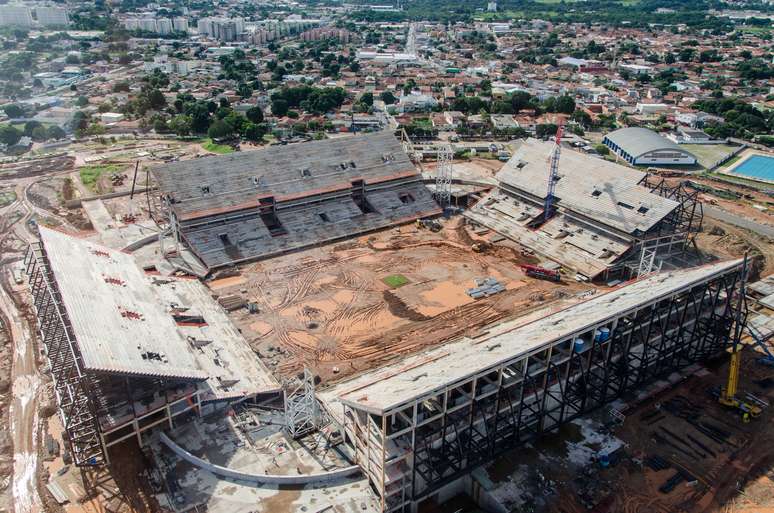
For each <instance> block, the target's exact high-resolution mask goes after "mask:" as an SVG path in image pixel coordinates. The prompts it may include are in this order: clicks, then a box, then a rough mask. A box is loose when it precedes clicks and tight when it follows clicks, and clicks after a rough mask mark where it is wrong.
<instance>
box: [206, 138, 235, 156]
mask: <svg viewBox="0 0 774 513" xmlns="http://www.w3.org/2000/svg"><path fill="white" fill-rule="evenodd" d="M202 148H204V149H205V150H207V151H209V152H212V153H218V154H220V155H225V154H226V153H233V151H234V148H232V147H231V146H229V145H228V144H218V143H216V142H214V141H213V140H212V139H205V140H204V142H203V143H202Z"/></svg>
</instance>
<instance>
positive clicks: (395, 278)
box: [382, 274, 409, 289]
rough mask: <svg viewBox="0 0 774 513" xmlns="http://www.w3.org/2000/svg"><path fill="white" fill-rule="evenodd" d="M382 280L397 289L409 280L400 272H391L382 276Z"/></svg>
mask: <svg viewBox="0 0 774 513" xmlns="http://www.w3.org/2000/svg"><path fill="white" fill-rule="evenodd" d="M382 281H383V282H384V283H385V284H386V285H387V286H388V287H390V288H392V289H397V288H398V287H402V286H403V285H405V284H407V283H408V282H409V280H408V278H406V277H405V276H403V275H402V274H391V275H389V276H385V277H384V278H382Z"/></svg>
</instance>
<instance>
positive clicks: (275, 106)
mask: <svg viewBox="0 0 774 513" xmlns="http://www.w3.org/2000/svg"><path fill="white" fill-rule="evenodd" d="M289 107H290V106H289V105H288V102H287V100H284V99H282V98H276V99H272V101H271V113H272V114H274V115H275V116H279V117H282V116H285V115H287V113H288V109H289Z"/></svg>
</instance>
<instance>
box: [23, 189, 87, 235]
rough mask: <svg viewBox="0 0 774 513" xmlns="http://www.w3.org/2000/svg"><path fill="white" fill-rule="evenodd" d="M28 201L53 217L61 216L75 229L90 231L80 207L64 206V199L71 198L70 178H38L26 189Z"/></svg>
mask: <svg viewBox="0 0 774 513" xmlns="http://www.w3.org/2000/svg"><path fill="white" fill-rule="evenodd" d="M27 198H28V199H29V201H30V202H31V203H32V204H33V205H34V206H36V207H37V208H39V209H41V210H45V211H47V212H49V213H51V214H53V215H54V216H55V217H61V218H63V219H64V220H65V221H66V222H67V223H69V224H70V225H72V226H73V227H74V228H76V229H77V230H82V231H90V230H93V229H94V227H93V226H92V225H91V221H89V219H88V217H87V216H86V214H85V212H84V211H83V209H82V208H65V205H64V203H65V201H67V200H69V199H72V180H71V179H70V178H61V177H50V178H44V179H41V180H38V181H37V182H35V183H33V184H32V185H30V187H29V189H28V190H27Z"/></svg>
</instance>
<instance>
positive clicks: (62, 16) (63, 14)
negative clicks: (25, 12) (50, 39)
mask: <svg viewBox="0 0 774 513" xmlns="http://www.w3.org/2000/svg"><path fill="white" fill-rule="evenodd" d="M35 17H36V18H37V19H38V24H39V25H42V26H44V27H52V26H53V27H66V26H67V25H69V24H70V19H69V18H68V16H67V9H65V8H64V7H47V6H43V7H36V8H35Z"/></svg>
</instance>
